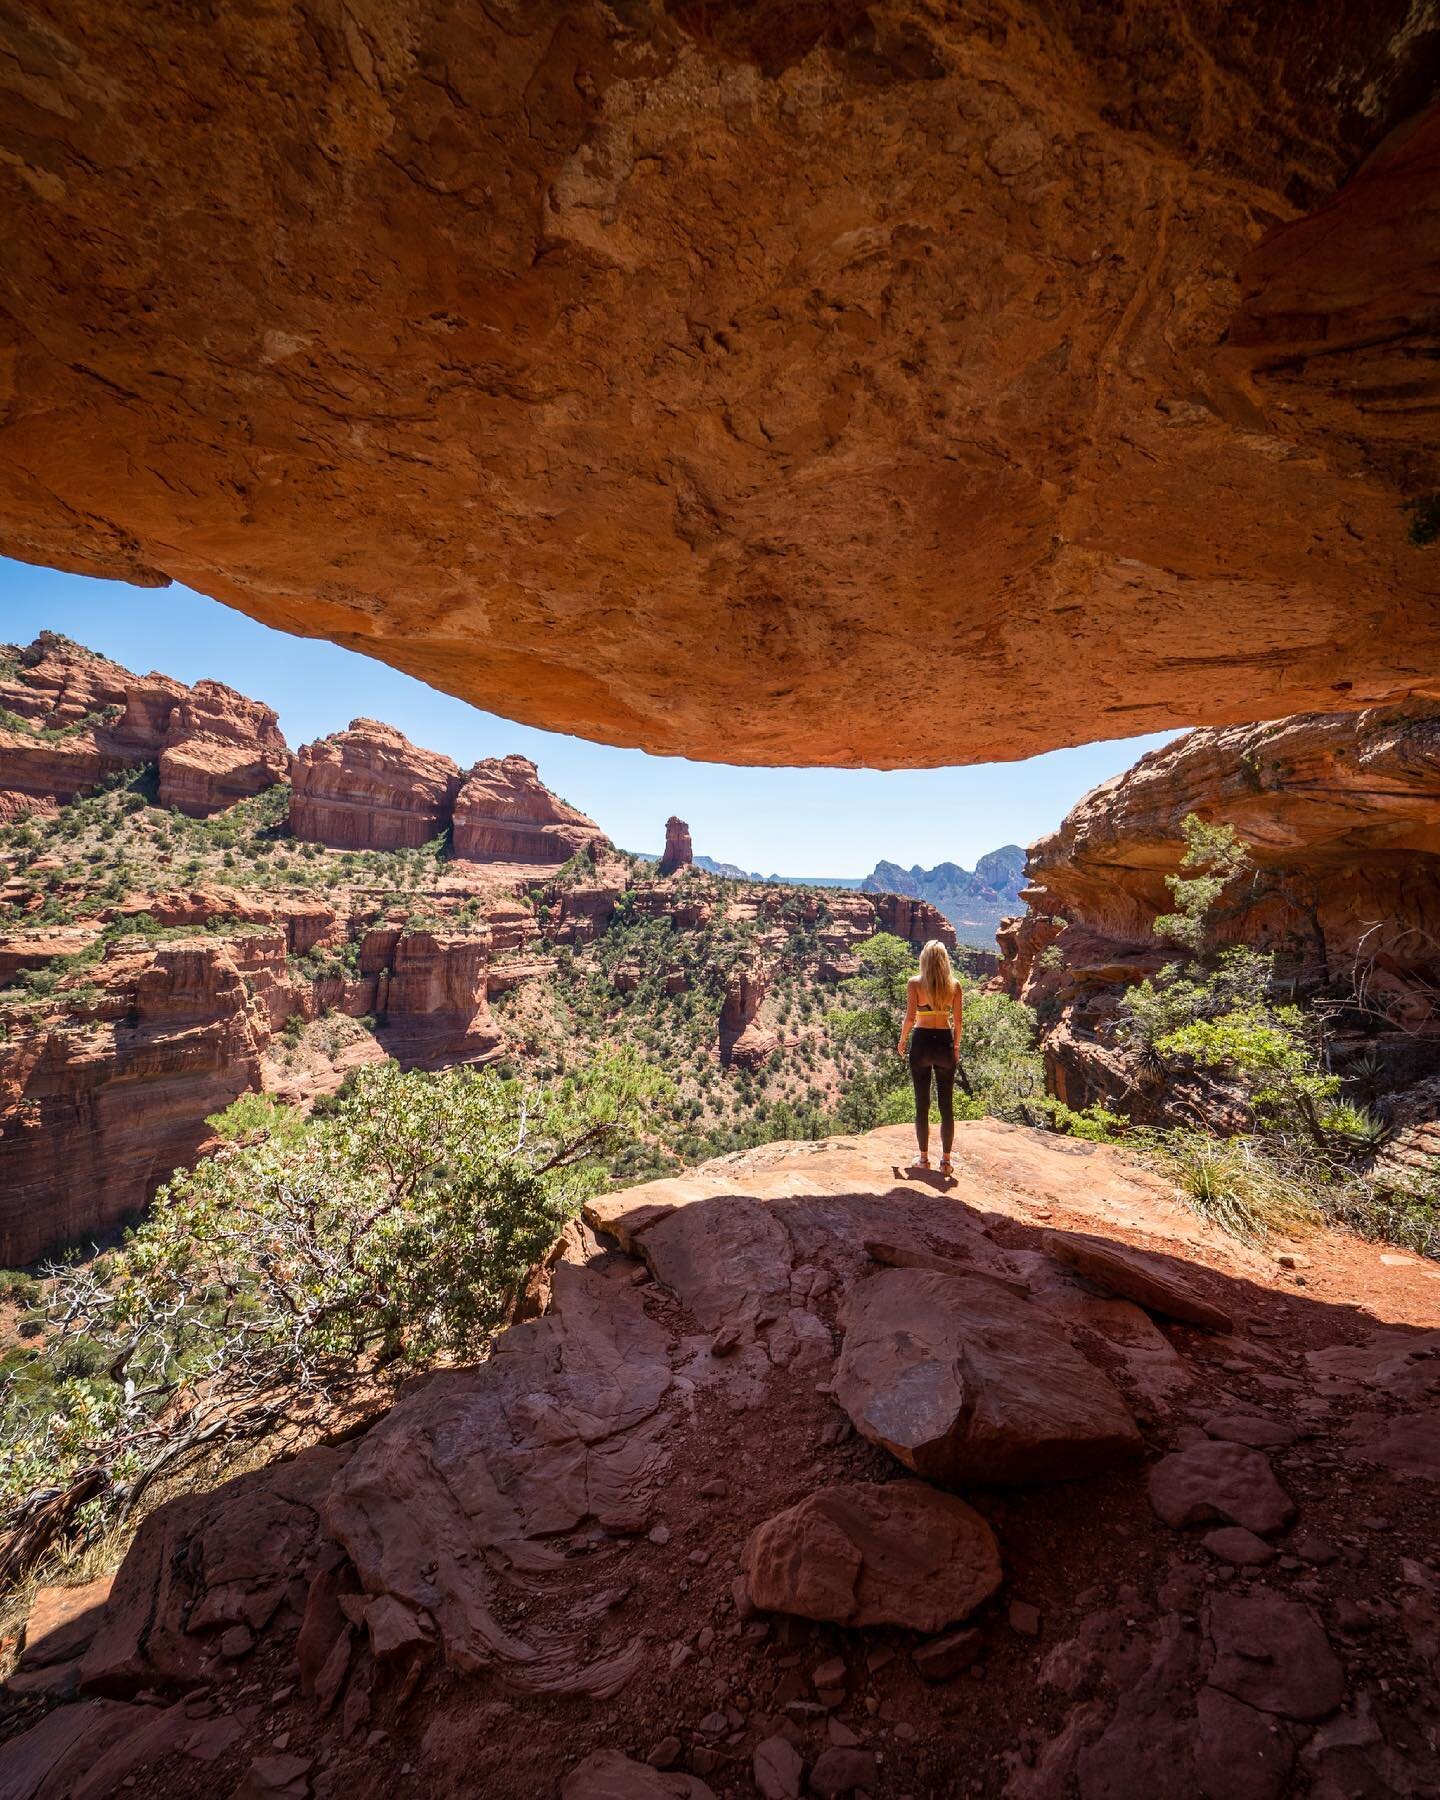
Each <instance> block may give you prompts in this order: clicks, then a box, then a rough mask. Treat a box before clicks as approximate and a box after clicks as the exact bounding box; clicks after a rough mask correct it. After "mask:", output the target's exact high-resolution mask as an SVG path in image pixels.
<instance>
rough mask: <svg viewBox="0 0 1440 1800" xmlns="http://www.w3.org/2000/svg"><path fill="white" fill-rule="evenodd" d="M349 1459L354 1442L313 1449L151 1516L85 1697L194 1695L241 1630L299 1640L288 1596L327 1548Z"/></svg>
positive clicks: (120, 1580) (108, 1618) (128, 1564)
mask: <svg viewBox="0 0 1440 1800" xmlns="http://www.w3.org/2000/svg"><path fill="white" fill-rule="evenodd" d="M350 1455H351V1449H350V1447H349V1446H348V1445H347V1446H345V1447H343V1448H341V1449H339V1450H331V1449H327V1448H323V1447H322V1448H318V1449H315V1450H312V1451H310V1452H308V1453H307V1454H306V1455H305V1456H303V1457H297V1458H296V1459H295V1460H294V1461H293V1462H289V1463H282V1464H278V1465H276V1466H275V1467H273V1468H268V1469H257V1470H255V1471H253V1472H252V1473H250V1474H247V1475H241V1476H237V1477H236V1478H235V1479H234V1480H233V1481H228V1482H226V1483H225V1484H224V1486H222V1487H219V1488H216V1489H215V1490H214V1491H213V1492H212V1493H198V1494H187V1495H185V1496H184V1497H183V1498H181V1499H179V1500H174V1501H171V1502H170V1503H169V1504H168V1505H166V1506H163V1507H161V1508H160V1509H159V1510H158V1511H156V1512H154V1513H152V1514H151V1515H150V1516H149V1517H148V1518H147V1519H146V1520H145V1522H144V1524H143V1525H142V1526H141V1527H140V1530H139V1533H138V1534H137V1536H136V1538H135V1542H134V1544H133V1545H132V1546H131V1548H130V1551H129V1553H128V1554H127V1556H126V1558H125V1561H124V1562H123V1563H122V1565H121V1567H120V1571H119V1573H118V1575H117V1576H116V1577H115V1585H114V1587H113V1589H112V1590H111V1594H110V1598H109V1601H108V1602H107V1604H106V1608H105V1617H104V1620H103V1622H102V1624H101V1627H100V1630H99V1632H98V1633H97V1634H96V1637H95V1639H94V1642H93V1643H92V1644H91V1646H90V1649H89V1650H88V1651H87V1653H86V1656H85V1660H84V1663H83V1664H82V1666H81V1685H82V1688H83V1689H84V1691H85V1692H87V1693H92V1694H108V1695H117V1696H129V1695H133V1694H135V1693H136V1692H138V1691H140V1690H142V1689H144V1688H147V1687H154V1686H156V1685H157V1684H158V1683H160V1682H165V1683H174V1684H175V1685H177V1686H180V1687H194V1686H197V1685H199V1684H200V1683H202V1682H203V1681H205V1680H206V1679H207V1678H209V1677H210V1675H211V1674H212V1671H213V1665H214V1660H215V1655H216V1651H217V1647H218V1643H219V1639H220V1637H221V1635H222V1634H223V1633H224V1632H225V1631H226V1630H228V1629H229V1628H231V1627H233V1626H235V1625H245V1626H248V1627H249V1628H250V1629H251V1630H252V1631H260V1630H266V1629H268V1630H270V1631H272V1632H276V1633H277V1635H283V1636H287V1637H289V1636H293V1635H295V1634H297V1633H298V1631H299V1628H300V1622H301V1616H302V1609H303V1606H304V1598H305V1588H304V1586H303V1585H300V1586H299V1593H298V1595H297V1594H296V1593H295V1592H294V1591H293V1590H294V1588H295V1587H296V1586H297V1585H299V1584H302V1583H305V1582H307V1581H308V1580H309V1578H310V1575H311V1573H312V1572H313V1570H314V1568H315V1566H316V1565H317V1563H318V1562H319V1560H320V1559H321V1556H322V1554H323V1552H324V1550H325V1548H326V1545H325V1539H324V1535H323V1533H322V1531H321V1528H320V1523H319V1520H318V1518H317V1516H316V1514H317V1506H318V1503H319V1501H320V1499H321V1498H322V1496H323V1495H324V1494H325V1493H326V1492H327V1491H328V1489H329V1488H330V1486H331V1484H332V1483H333V1482H334V1480H335V1479H336V1477H337V1476H338V1475H339V1474H340V1472H341V1471H342V1470H343V1469H344V1467H345V1465H346V1463H347V1461H348V1460H349V1457H350Z"/></svg>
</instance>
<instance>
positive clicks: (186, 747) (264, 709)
mask: <svg viewBox="0 0 1440 1800" xmlns="http://www.w3.org/2000/svg"><path fill="white" fill-rule="evenodd" d="M289 778H290V752H289V749H288V748H287V747H286V743H285V739H284V738H283V737H282V736H281V734H280V725H279V721H278V719H277V717H276V714H275V710H274V708H273V707H269V706H264V705H262V704H261V703H260V702H259V701H258V700H247V699H246V697H245V696H244V695H243V694H237V693H236V692H235V690H234V688H228V687H226V686H224V684H223V683H221V682H218V681H199V682H197V683H196V684H195V686H194V687H193V688H191V689H190V691H189V693H188V694H187V695H186V696H185V697H184V699H182V700H181V701H180V702H179V703H178V704H177V706H176V707H175V710H174V712H173V713H172V714H171V715H170V720H169V723H168V725H167V727H166V731H165V741H164V744H163V746H162V747H161V750H160V804H161V805H162V806H178V807H179V809H180V811H181V812H183V813H189V814H190V815H191V816H192V817H194V818H202V819H203V818H208V817H209V815H210V814H211V813H216V812H222V811H223V810H224V809H225V808H226V807H227V806H233V805H234V804H235V802H236V801H237V800H244V799H246V798H248V797H249V796H250V795H251V794H259V793H262V792H263V791H264V790H265V789H266V788H268V787H273V786H274V785H275V783H276V782H278V781H288V780H289Z"/></svg>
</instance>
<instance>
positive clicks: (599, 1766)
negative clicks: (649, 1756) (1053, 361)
mask: <svg viewBox="0 0 1440 1800" xmlns="http://www.w3.org/2000/svg"><path fill="white" fill-rule="evenodd" d="M560 1800H715V1795H714V1789H713V1788H710V1787H707V1786H706V1784H705V1783H704V1782H703V1781H701V1779H700V1778H699V1776H698V1775H687V1774H686V1773H685V1772H684V1771H683V1770H681V1769H653V1768H651V1767H650V1765H649V1764H648V1763H641V1762H635V1761H633V1760H632V1759H631V1758H630V1757H628V1756H626V1755H625V1754H624V1753H623V1751H620V1750H596V1751H593V1752H592V1753H591V1754H590V1755H589V1756H587V1757H586V1758H585V1760H584V1762H580V1763H576V1765H575V1767H574V1768H573V1769H572V1770H571V1771H570V1773H569V1774H568V1775H567V1776H566V1777H565V1779H564V1780H563V1781H562V1782H561V1783H560Z"/></svg>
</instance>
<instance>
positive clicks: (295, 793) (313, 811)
mask: <svg viewBox="0 0 1440 1800" xmlns="http://www.w3.org/2000/svg"><path fill="white" fill-rule="evenodd" d="M459 787H460V765H459V764H458V763H455V762H452V761H451V760H450V758H449V757H448V756H442V755H440V754H439V753H438V752H437V751H434V750H421V749H419V748H418V747H417V746H416V745H414V744H412V743H411V742H410V740H409V738H407V737H406V736H405V734H404V733H403V732H400V731H397V730H396V729H395V727H394V726H393V725H382V724H381V723H380V721H379V720H378V719H352V720H351V721H350V729H349V730H348V731H337V732H335V733H334V735H333V736H331V737H327V738H320V739H318V740H317V741H316V742H315V743H313V744H302V745H301V747H300V749H299V750H297V751H296V753H295V772H294V776H293V782H292V787H291V791H290V829H291V831H292V832H293V833H294V835H295V836H296V837H297V838H301V839H303V840H304V841H306V842H307V843H312V844H328V845H329V846H330V847H331V848H332V849H336V850H416V849H418V848H419V847H420V845H421V844H426V843H429V841H430V839H431V838H434V837H438V836H439V835H440V833H441V832H442V831H443V830H444V829H445V827H446V826H447V825H448V823H449V821H450V814H451V809H452V808H453V806H454V804H455V795H456V793H457V792H458V791H459Z"/></svg>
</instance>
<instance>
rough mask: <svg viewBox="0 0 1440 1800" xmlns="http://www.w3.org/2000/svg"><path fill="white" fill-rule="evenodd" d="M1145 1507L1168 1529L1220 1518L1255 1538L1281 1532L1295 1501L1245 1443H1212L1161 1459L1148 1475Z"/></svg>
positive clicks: (1287, 1521)
mask: <svg viewBox="0 0 1440 1800" xmlns="http://www.w3.org/2000/svg"><path fill="white" fill-rule="evenodd" d="M1150 1504H1151V1505H1152V1506H1153V1507H1154V1508H1155V1511H1156V1512H1157V1513H1158V1514H1159V1516H1160V1517H1161V1518H1162V1519H1163V1520H1164V1521H1165V1523H1166V1524H1167V1525H1174V1526H1177V1527H1178V1526H1183V1525H1204V1524H1208V1523H1209V1522H1210V1521H1211V1520H1212V1519H1220V1520H1223V1521H1225V1522H1226V1523H1227V1524H1231V1525H1243V1526H1244V1527H1245V1529H1246V1530H1247V1531H1253V1532H1255V1533H1256V1534H1257V1536H1260V1537H1268V1536H1269V1535H1270V1534H1271V1533H1272V1532H1276V1531H1280V1530H1283V1528H1284V1527H1285V1526H1286V1525H1288V1524H1289V1523H1290V1521H1291V1520H1292V1519H1293V1518H1294V1517H1295V1502H1294V1501H1293V1500H1292V1499H1291V1498H1290V1496H1289V1495H1288V1494H1287V1493H1286V1492H1285V1490H1284V1488H1283V1487H1281V1485H1280V1483H1279V1482H1278V1481H1277V1480H1276V1479H1275V1472H1274V1470H1273V1469H1272V1468H1271V1467H1270V1463H1269V1460H1268V1458H1267V1457H1265V1456H1263V1455H1262V1454H1261V1452H1260V1451H1258V1450H1251V1449H1250V1448H1249V1447H1248V1446H1247V1445H1245V1444H1229V1443H1225V1442H1223V1441H1221V1440H1217V1439H1213V1438H1210V1439H1206V1441H1205V1442H1204V1443H1199V1444H1191V1445H1189V1446H1188V1448H1186V1449H1184V1450H1177V1451H1175V1452H1174V1454H1173V1455H1170V1456H1166V1457H1162V1459H1161V1460H1160V1461H1159V1462H1158V1463H1156V1465H1155V1467H1154V1468H1153V1469H1152V1470H1151V1471H1150Z"/></svg>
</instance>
